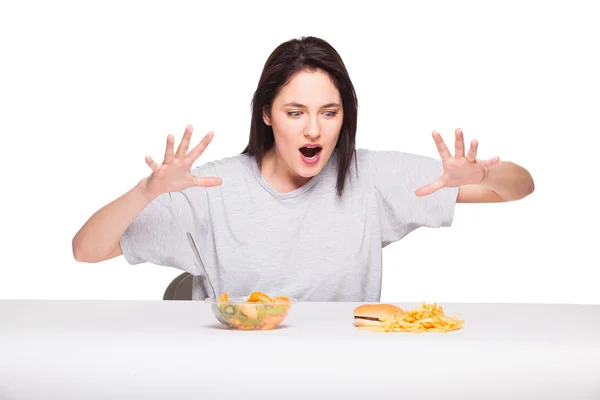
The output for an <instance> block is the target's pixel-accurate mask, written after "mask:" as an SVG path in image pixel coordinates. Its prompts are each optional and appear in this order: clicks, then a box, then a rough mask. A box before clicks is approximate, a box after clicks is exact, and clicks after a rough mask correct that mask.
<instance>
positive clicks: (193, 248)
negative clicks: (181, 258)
mask: <svg viewBox="0 0 600 400" xmlns="http://www.w3.org/2000/svg"><path fill="white" fill-rule="evenodd" d="M187 237H188V239H189V241H190V244H191V245H192V250H194V253H195V254H196V258H198V261H200V265H201V266H202V269H203V270H204V276H206V280H207V281H208V284H209V285H210V289H211V290H212V293H213V299H215V300H216V299H217V292H216V291H215V288H214V286H213V285H212V282H211V281H210V278H209V277H208V271H207V270H206V267H205V266H204V262H203V261H202V257H201V256H200V252H199V251H198V247H196V243H195V242H194V238H192V234H191V233H189V232H187Z"/></svg>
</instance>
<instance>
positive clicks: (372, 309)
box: [354, 303, 404, 326]
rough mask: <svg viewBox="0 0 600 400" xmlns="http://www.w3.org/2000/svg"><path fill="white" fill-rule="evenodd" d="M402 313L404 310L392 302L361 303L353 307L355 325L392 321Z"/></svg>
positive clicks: (374, 324)
mask: <svg viewBox="0 0 600 400" xmlns="http://www.w3.org/2000/svg"><path fill="white" fill-rule="evenodd" d="M402 314H404V310H403V309H401V308H400V307H398V306H395V305H392V304H382V303H376V304H362V305H360V306H358V307H356V308H355V309H354V324H355V325H356V326H379V325H381V322H384V321H393V320H394V319H395V318H396V317H398V318H399V317H400V316H401V315H402Z"/></svg>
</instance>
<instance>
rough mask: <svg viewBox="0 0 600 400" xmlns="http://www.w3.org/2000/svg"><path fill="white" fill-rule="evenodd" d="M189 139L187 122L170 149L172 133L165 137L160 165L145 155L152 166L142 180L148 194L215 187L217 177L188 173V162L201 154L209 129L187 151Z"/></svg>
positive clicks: (172, 140) (190, 133)
mask: <svg viewBox="0 0 600 400" xmlns="http://www.w3.org/2000/svg"><path fill="white" fill-rule="evenodd" d="M191 138H192V126H191V125H188V126H187V127H186V129H185V132H184V134H183V139H181V143H180V144H179V147H178V148H177V152H176V153H174V152H173V142H174V141H175V139H174V137H173V135H168V136H167V148H166V150H165V158H164V160H163V162H162V164H158V163H157V162H156V161H154V160H152V158H151V157H149V156H148V157H146V164H148V166H149V167H150V168H151V169H152V174H151V175H150V176H149V177H147V178H145V179H144V181H145V182H144V187H145V189H146V190H147V192H148V194H149V195H150V196H152V197H156V196H159V195H161V194H163V193H167V192H179V191H181V190H184V189H187V188H189V187H191V186H203V187H211V186H219V185H220V184H221V183H222V179H221V178H218V177H202V178H199V177H195V176H193V175H192V174H191V173H190V169H191V167H192V164H194V162H195V161H196V160H197V159H198V157H200V155H202V153H203V152H204V150H206V147H207V146H208V144H209V143H210V142H211V140H212V138H213V133H212V132H209V133H208V134H207V135H206V136H205V137H204V138H203V139H202V141H200V143H198V145H196V147H194V148H193V149H192V150H191V151H190V152H189V153H188V148H189V146H190V139H191Z"/></svg>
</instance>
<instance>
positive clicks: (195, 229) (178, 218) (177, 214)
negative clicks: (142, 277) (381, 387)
mask: <svg viewBox="0 0 600 400" xmlns="http://www.w3.org/2000/svg"><path fill="white" fill-rule="evenodd" d="M206 204H207V201H206V189H205V188H202V187H192V188H188V189H186V190H184V191H181V192H170V193H164V194H162V195H160V196H158V197H157V198H155V199H154V200H153V201H152V202H151V203H150V204H149V205H148V206H146V208H144V209H143V210H142V212H141V213H140V214H138V216H137V217H136V218H135V219H134V220H133V222H132V223H131V224H130V225H129V227H128V228H127V230H126V231H125V233H124V234H123V236H122V237H121V241H120V244H121V249H122V251H123V256H124V257H125V260H126V261H127V262H128V263H129V264H132V265H135V264H141V263H145V262H149V263H152V264H156V265H162V266H168V267H174V268H177V269H180V270H182V271H186V272H189V273H191V274H193V275H197V274H198V271H197V269H198V266H197V264H196V263H195V262H193V260H194V259H195V255H194V253H193V251H192V248H191V246H190V242H189V240H188V237H187V232H190V233H191V234H192V235H193V237H194V240H195V241H196V240H197V238H199V237H202V235H207V234H208V231H209V223H210V222H209V218H208V217H207V214H208V212H207V206H206Z"/></svg>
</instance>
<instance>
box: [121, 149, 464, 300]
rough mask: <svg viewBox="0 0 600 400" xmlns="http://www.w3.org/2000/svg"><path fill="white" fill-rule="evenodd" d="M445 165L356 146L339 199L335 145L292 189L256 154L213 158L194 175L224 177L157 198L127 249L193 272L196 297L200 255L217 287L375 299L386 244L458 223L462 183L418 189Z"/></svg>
mask: <svg viewBox="0 0 600 400" xmlns="http://www.w3.org/2000/svg"><path fill="white" fill-rule="evenodd" d="M356 167H358V168H356ZM442 171H443V169H442V164H441V161H439V160H436V159H433V158H430V157H425V156H419V155H414V154H409V153H403V152H399V151H375V150H365V149H359V150H357V157H356V159H354V160H353V163H352V165H351V167H350V170H349V173H348V177H347V179H346V186H345V188H344V193H343V196H342V197H341V198H339V197H338V196H337V193H336V181H337V152H335V151H334V153H333V155H332V157H331V158H330V160H329V162H328V163H327V165H326V166H325V167H324V168H323V170H322V171H321V173H320V174H318V175H317V176H315V177H313V178H312V179H311V180H310V181H309V182H308V183H307V184H305V185H304V186H302V187H300V188H299V189H296V190H294V191H292V192H288V193H279V192H277V191H276V190H275V189H274V188H273V187H272V186H271V185H269V183H268V182H267V181H266V180H265V179H264V178H263V176H262V175H261V173H260V170H259V168H258V166H257V164H256V160H255V159H254V158H253V157H251V156H248V155H237V156H233V157H229V158H225V159H222V160H218V161H214V162H207V163H205V164H203V165H201V166H199V167H196V168H194V169H192V174H193V175H196V176H219V177H221V178H222V179H223V183H222V185H221V186H217V187H211V188H202V187H192V188H188V189H186V190H183V191H181V192H173V193H165V194H163V195H161V196H159V197H157V198H156V199H155V200H154V201H153V202H152V203H150V204H149V205H148V206H147V207H146V208H145V209H144V210H143V211H142V212H141V213H140V214H139V215H138V216H137V217H136V218H135V220H134V221H133V222H132V224H131V225H130V226H129V227H128V229H127V231H126V232H125V234H124V235H123V238H122V239H121V248H122V249H123V254H124V256H125V259H126V260H127V262H128V263H130V264H139V263H143V262H150V263H153V264H157V265H164V266H170V267H175V268H178V269H180V270H182V271H187V272H189V273H191V274H192V275H194V280H193V281H194V283H193V299H196V300H202V299H205V298H206V297H208V296H210V294H211V290H210V286H209V285H208V283H207V282H206V280H205V279H204V278H203V276H202V275H203V273H202V271H203V270H202V268H201V266H200V264H199V263H200V262H202V263H203V264H204V266H205V268H206V269H207V271H208V274H209V276H210V279H211V281H212V283H213V285H214V287H215V290H216V292H217V295H218V294H220V293H223V292H227V293H228V294H229V295H230V296H246V295H248V294H250V293H251V292H253V291H260V292H264V293H267V294H268V295H272V296H277V295H281V296H287V297H295V298H297V299H299V300H301V301H356V302H378V301H380V294H381V276H382V249H383V248H384V247H385V246H387V245H388V244H390V243H393V242H395V241H398V240H400V239H402V238H403V237H404V236H406V235H407V234H408V233H410V232H412V231H414V230H415V229H417V228H419V227H421V226H424V227H441V226H450V225H451V224H452V219H453V216H454V208H455V204H456V197H457V194H458V189H457V188H444V189H442V190H439V191H437V192H436V193H434V194H432V195H429V196H425V197H417V196H416V195H415V190H417V188H419V187H421V186H423V185H425V184H428V183H431V182H433V181H435V180H436V179H437V178H438V177H439V176H440V174H441V173H442ZM186 232H190V233H191V234H192V235H193V238H194V241H195V243H196V245H197V246H198V248H199V252H200V254H201V261H199V260H198V258H197V257H196V256H195V253H194V252H193V250H192V247H191V246H190V243H189V241H188V238H187V236H186ZM395 267H397V266H395Z"/></svg>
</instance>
